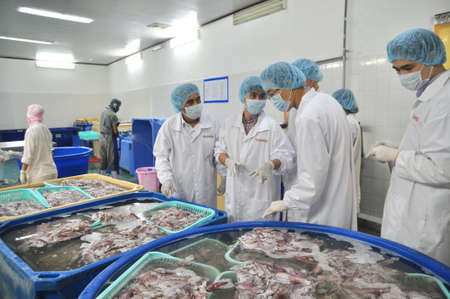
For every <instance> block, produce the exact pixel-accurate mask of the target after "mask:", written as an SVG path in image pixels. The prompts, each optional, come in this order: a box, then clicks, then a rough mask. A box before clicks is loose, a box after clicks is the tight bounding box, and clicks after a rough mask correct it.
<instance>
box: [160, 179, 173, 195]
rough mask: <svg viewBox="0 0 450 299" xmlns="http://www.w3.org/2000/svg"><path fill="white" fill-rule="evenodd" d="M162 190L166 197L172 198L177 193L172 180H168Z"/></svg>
mask: <svg viewBox="0 0 450 299" xmlns="http://www.w3.org/2000/svg"><path fill="white" fill-rule="evenodd" d="M161 192H162V194H164V196H165V197H167V198H170V197H172V195H173V194H174V193H175V185H174V183H173V181H172V180H168V181H167V182H165V183H164V184H162V186H161Z"/></svg>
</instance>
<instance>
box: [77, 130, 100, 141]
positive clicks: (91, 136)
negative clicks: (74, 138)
mask: <svg viewBox="0 0 450 299" xmlns="http://www.w3.org/2000/svg"><path fill="white" fill-rule="evenodd" d="M99 136H100V134H99V133H98V132H95V131H79V132H78V137H80V140H86V141H90V140H98V138H99Z"/></svg>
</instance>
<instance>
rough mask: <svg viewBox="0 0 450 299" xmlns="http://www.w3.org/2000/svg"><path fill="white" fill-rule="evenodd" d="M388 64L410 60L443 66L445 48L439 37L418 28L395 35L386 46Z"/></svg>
mask: <svg viewBox="0 0 450 299" xmlns="http://www.w3.org/2000/svg"><path fill="white" fill-rule="evenodd" d="M387 56H388V60H389V62H391V63H392V62H393V61H395V60H412V61H417V62H420V63H423V64H425V65H437V64H444V63H445V62H446V61H447V57H446V55H445V46H444V43H443V42H442V40H441V39H440V38H439V36H438V35H437V34H436V33H434V32H432V31H430V30H426V29H422V28H418V29H413V30H409V31H406V32H403V33H401V34H399V35H397V36H396V37H395V38H394V39H393V40H391V41H390V42H389V43H388V44H387Z"/></svg>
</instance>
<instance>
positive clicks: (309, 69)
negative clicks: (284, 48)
mask: <svg viewBox="0 0 450 299" xmlns="http://www.w3.org/2000/svg"><path fill="white" fill-rule="evenodd" d="M292 65H293V66H295V67H297V68H298V69H299V70H301V71H302V72H303V74H304V75H305V76H306V78H309V79H311V80H313V81H316V82H319V81H320V80H322V78H323V74H322V72H321V71H320V70H319V66H318V65H317V63H315V62H314V61H312V60H309V59H298V60H296V61H294V62H293V63H292Z"/></svg>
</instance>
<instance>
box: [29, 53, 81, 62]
mask: <svg viewBox="0 0 450 299" xmlns="http://www.w3.org/2000/svg"><path fill="white" fill-rule="evenodd" d="M36 60H44V61H57V62H74V58H73V55H72V54H70V53H51V52H39V53H37V54H36Z"/></svg>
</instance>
